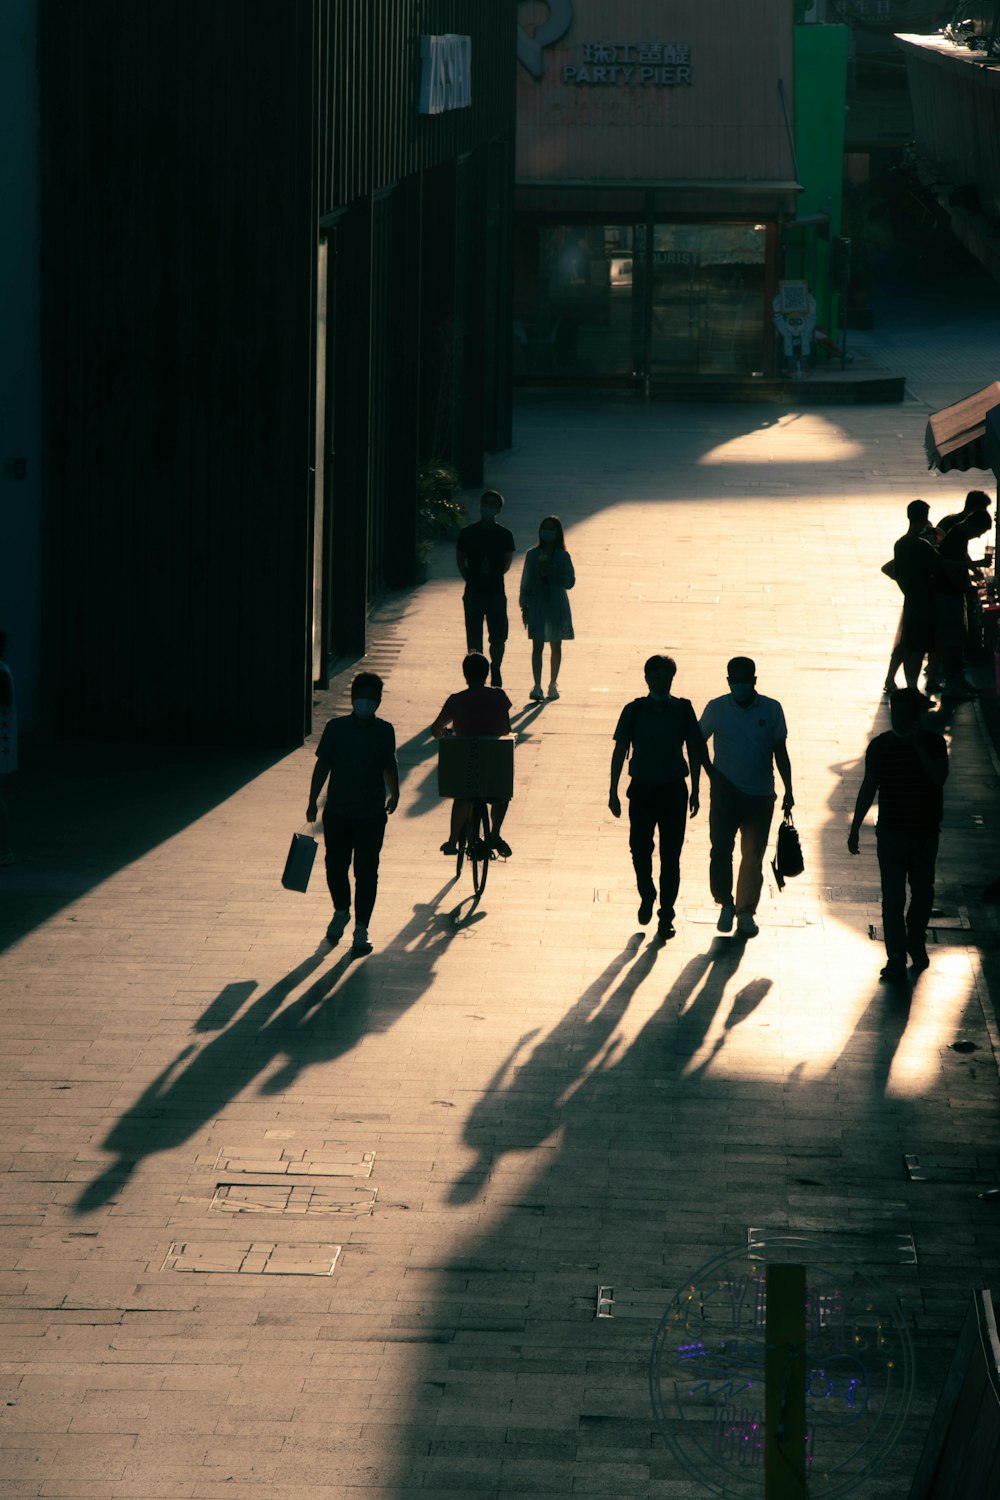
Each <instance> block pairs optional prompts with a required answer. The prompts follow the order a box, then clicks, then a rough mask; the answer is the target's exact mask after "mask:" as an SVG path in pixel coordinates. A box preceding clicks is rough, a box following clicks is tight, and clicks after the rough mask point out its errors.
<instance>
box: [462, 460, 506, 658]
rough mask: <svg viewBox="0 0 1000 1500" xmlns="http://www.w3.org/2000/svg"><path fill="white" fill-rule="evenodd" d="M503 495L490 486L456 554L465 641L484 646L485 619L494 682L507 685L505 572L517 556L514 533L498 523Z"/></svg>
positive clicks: (468, 645) (469, 646)
mask: <svg viewBox="0 0 1000 1500" xmlns="http://www.w3.org/2000/svg"><path fill="white" fill-rule="evenodd" d="M502 509H503V496H502V495H501V494H498V492H497V491H496V490H487V491H486V493H485V494H484V495H483V496H482V498H481V500H480V502H479V520H478V521H473V523H472V525H471V526H464V527H463V528H462V530H461V531H460V532H459V534H458V542H457V544H456V547H455V558H456V561H457V563H458V571H459V572H460V573H461V575H462V577H463V578H464V579H465V593H464V595H463V596H462V603H463V605H464V608H465V641H466V648H467V650H469V651H479V652H481V651H482V649H483V622H484V621H485V623H486V630H487V634H488V637H489V643H490V685H491V687H503V676H502V674H501V670H500V669H501V667H502V665H503V654H504V649H505V648H506V645H507V594H506V591H505V589H504V582H503V580H504V574H505V573H506V572H507V571H508V569H509V568H510V565H511V561H512V559H513V556H514V537H513V535H512V534H511V532H509V531H508V530H507V528H506V526H500V525H498V524H497V517H498V516H499V514H500V512H501V510H502Z"/></svg>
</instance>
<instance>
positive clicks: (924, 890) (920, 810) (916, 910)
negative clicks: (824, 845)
mask: <svg viewBox="0 0 1000 1500" xmlns="http://www.w3.org/2000/svg"><path fill="white" fill-rule="evenodd" d="M926 706H927V700H926V698H924V697H923V695H922V694H921V693H918V692H917V691H916V690H915V689H914V688H896V690H895V692H893V693H892V694H891V695H890V698H889V713H890V717H891V722H892V728H891V730H889V731H888V732H887V733H886V734H879V735H876V737H875V739H873V740H872V741H871V743H870V744H869V746H868V749H867V750H866V751H865V774H864V779H863V780H862V782H861V786H860V787H859V789H858V798H857V802H856V803H855V807H854V817H853V819H852V820H851V831H850V833H849V834H848V835H847V847H848V849H849V850H850V851H851V853H852V854H858V853H859V852H860V835H861V825H862V823H863V822H864V820H865V814H866V813H867V812H868V809H869V808H870V807H871V805H872V803H873V802H874V800H875V798H876V796H877V797H878V824H877V826H876V831H875V838H876V847H877V850H878V866H879V874H880V876H881V881H882V933H883V937H884V939H885V957H886V962H885V967H884V968H883V970H882V972H881V974H880V976H879V977H880V978H881V979H882V980H883V981H884V982H885V983H887V984H898V983H899V982H900V980H905V978H906V955H907V953H909V955H910V959H911V962H912V965H913V970H912V971H913V973H915V974H919V973H920V971H921V970H922V969H926V968H927V966H928V964H929V962H930V960H929V958H928V957H927V923H928V922H929V921H930V915H931V910H932V908H933V906H934V864H935V861H936V860H937V850H938V837H939V834H940V829H941V814H942V811H943V806H944V796H943V792H942V788H943V786H944V784H945V781H946V780H947V779H948V747H947V745H946V744H945V741H944V736H943V735H940V734H936V733H934V732H933V731H932V730H929V729H922V728H921V727H920V715H921V713H922V712H923V710H924V708H925V707H926ZM907 881H909V885H910V905H909V910H907V907H906V885H907Z"/></svg>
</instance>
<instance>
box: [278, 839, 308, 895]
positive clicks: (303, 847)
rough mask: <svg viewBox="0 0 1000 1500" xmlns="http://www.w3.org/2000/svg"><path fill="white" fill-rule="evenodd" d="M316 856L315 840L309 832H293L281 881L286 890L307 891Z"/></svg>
mask: <svg viewBox="0 0 1000 1500" xmlns="http://www.w3.org/2000/svg"><path fill="white" fill-rule="evenodd" d="M315 858H316V840H315V839H314V838H313V836H312V834H311V833H293V834H292V844H291V848H290V849H289V851H288V858H287V859H286V860H285V869H284V873H283V874H282V877H281V883H282V885H283V886H284V887H285V890H286V891H307V890H308V889H309V876H310V875H311V874H312V867H313V861H314V860H315Z"/></svg>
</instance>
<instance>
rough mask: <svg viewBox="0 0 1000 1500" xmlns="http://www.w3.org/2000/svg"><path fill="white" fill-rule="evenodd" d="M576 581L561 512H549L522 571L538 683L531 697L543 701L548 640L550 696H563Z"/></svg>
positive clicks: (524, 613)
mask: <svg viewBox="0 0 1000 1500" xmlns="http://www.w3.org/2000/svg"><path fill="white" fill-rule="evenodd" d="M575 583H576V574H575V573H574V572H573V559H572V558H571V557H570V555H569V553H568V552H567V551H566V541H565V538H564V537H563V529H562V522H561V521H560V520H559V517H558V516H546V517H545V518H544V520H543V521H542V523H541V525H540V526H539V528H538V545H537V547H531V548H529V550H528V552H527V553H526V554H525V558H524V570H523V572H522V574H521V594H520V605H521V619H522V620H523V621H524V626H525V629H526V630H527V632H528V638H529V640H530V641H531V672H532V676H533V677H534V686H533V687H532V689H531V697H532V698H534V699H535V700H536V701H540V700H541V699H542V698H544V697H545V694H544V692H543V691H542V653H543V651H544V649H545V643H546V642H548V645H549V652H550V655H551V663H550V665H551V673H550V677H549V692H548V696H549V697H550V698H558V697H559V668H560V666H561V665H562V643H563V641H571V640H572V639H573V616H572V614H571V612H570V607H569V598H568V597H567V595H568V590H569V589H571V588H572V587H573V585H574V584H575Z"/></svg>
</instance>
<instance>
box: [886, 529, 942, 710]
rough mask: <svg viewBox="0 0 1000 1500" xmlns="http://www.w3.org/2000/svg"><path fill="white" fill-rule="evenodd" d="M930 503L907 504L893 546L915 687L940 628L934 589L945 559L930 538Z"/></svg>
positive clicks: (908, 669) (907, 664)
mask: <svg viewBox="0 0 1000 1500" xmlns="http://www.w3.org/2000/svg"><path fill="white" fill-rule="evenodd" d="M929 515H930V506H929V505H928V504H927V501H926V500H911V501H910V503H909V505H908V506H907V507H906V519H907V521H908V522H909V525H908V527H907V530H906V531H905V532H904V533H903V535H902V536H901V537H900V538H899V541H898V542H897V543H896V545H895V546H894V547H893V549H892V562H893V574H892V576H893V577H894V578H895V580H896V584H897V586H898V587H899V590H900V592H901V593H902V595H903V615H902V619H901V620H900V624H899V633H900V648H901V650H902V654H903V676H904V677H905V678H906V686H907V687H910V688H915V687H916V685H917V682H918V680H919V677H920V666H921V663H922V662H923V659H924V657H925V656H929V655H930V654H931V652H933V650H934V641H935V635H936V631H937V615H936V608H935V594H934V588H935V583H936V582H937V579H938V576H939V574H940V572H941V560H940V558H939V557H938V555H937V552H936V551H935V549H934V547H933V546H932V545H931V543H930V542H929V541H928V540H927V534H928V517H929Z"/></svg>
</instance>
